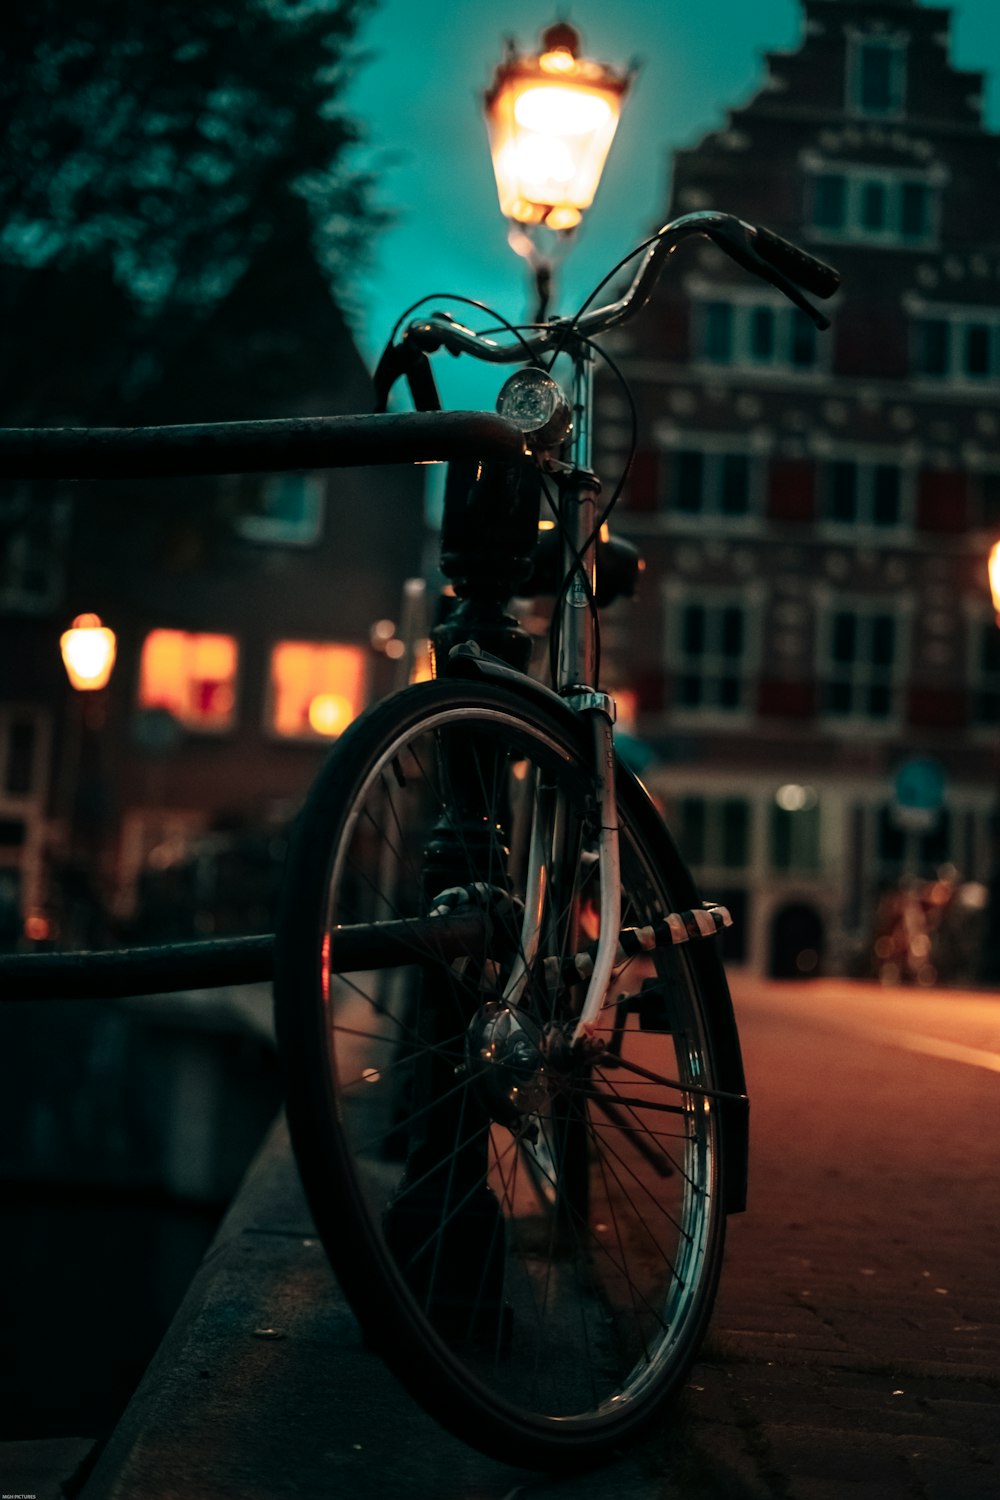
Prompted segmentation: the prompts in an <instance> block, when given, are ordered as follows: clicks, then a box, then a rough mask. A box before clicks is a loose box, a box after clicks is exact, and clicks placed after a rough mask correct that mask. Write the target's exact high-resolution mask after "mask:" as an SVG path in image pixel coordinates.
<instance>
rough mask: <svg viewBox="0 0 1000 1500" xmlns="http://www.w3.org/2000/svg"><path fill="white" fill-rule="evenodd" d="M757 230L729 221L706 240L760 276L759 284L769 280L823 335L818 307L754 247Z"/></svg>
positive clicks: (825, 319) (715, 227)
mask: <svg viewBox="0 0 1000 1500" xmlns="http://www.w3.org/2000/svg"><path fill="white" fill-rule="evenodd" d="M756 234H757V231H756V230H755V229H754V228H753V226H752V225H750V224H744V222H743V220H742V219H736V218H733V219H730V220H729V221H728V222H727V223H724V224H721V225H713V227H712V229H711V230H710V231H708V235H709V238H710V239H711V240H713V241H714V243H715V244H716V245H718V247H719V249H720V250H724V251H725V253H726V254H727V255H728V256H729V258H730V259H731V260H734V261H736V264H737V265H739V266H742V267H743V269H744V270H745V271H750V272H752V274H753V275H754V276H759V277H760V278H761V280H762V281H769V282H770V283H771V285H772V286H773V287H776V288H777V290H778V291H779V292H781V293H782V294H783V295H784V296H786V297H787V298H788V300H789V302H794V304H795V306H796V307H798V308H799V309H801V311H802V312H804V313H805V314H806V316H807V317H808V318H811V319H812V321H813V322H814V323H815V325H816V327H817V328H818V329H819V330H820V331H821V332H823V333H825V332H826V330H827V329H828V328H829V327H830V319H829V318H828V317H826V316H825V314H823V313H821V312H820V310H819V308H818V307H813V305H812V303H811V302H810V301H809V299H808V297H806V296H805V294H804V293H803V292H801V291H800V290H799V288H798V287H797V286H796V285H795V283H794V281H791V280H790V279H789V278H788V277H787V276H786V275H785V274H784V273H783V272H782V271H779V270H778V268H777V266H775V265H772V264H771V262H770V261H767V260H765V259H764V257H763V256H762V255H759V254H758V252H757V250H756V249H755V248H754V244H753V239H752V238H751V236H753V237H754V238H755V237H756Z"/></svg>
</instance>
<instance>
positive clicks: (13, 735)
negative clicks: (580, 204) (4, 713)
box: [4, 719, 38, 797]
mask: <svg viewBox="0 0 1000 1500" xmlns="http://www.w3.org/2000/svg"><path fill="white" fill-rule="evenodd" d="M37 750H38V726H37V724H36V722H35V720H34V719H14V720H13V721H12V722H11V723H10V725H9V727H8V729H7V763H6V766H5V768H4V789H5V790H6V791H7V793H8V794H9V795H10V796H12V797H28V796H30V795H31V793H32V791H34V790H35V779H36V755H37Z"/></svg>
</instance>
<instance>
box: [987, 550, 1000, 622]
mask: <svg viewBox="0 0 1000 1500" xmlns="http://www.w3.org/2000/svg"><path fill="white" fill-rule="evenodd" d="M989 570H990V593H991V594H992V595H993V611H994V613H995V615H996V617H997V624H998V625H1000V542H994V543H993V546H992V547H991V548H990V561H989Z"/></svg>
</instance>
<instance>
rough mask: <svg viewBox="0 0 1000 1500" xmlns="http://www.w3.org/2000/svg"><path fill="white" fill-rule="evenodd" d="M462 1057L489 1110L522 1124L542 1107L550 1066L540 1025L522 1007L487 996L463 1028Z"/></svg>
mask: <svg viewBox="0 0 1000 1500" xmlns="http://www.w3.org/2000/svg"><path fill="white" fill-rule="evenodd" d="M465 1062H466V1069H467V1071H468V1074H469V1077H470V1080H471V1082H472V1085H473V1087H474V1088H475V1089H476V1091H477V1093H478V1094H479V1098H480V1100H481V1101H482V1103H483V1104H484V1105H485V1108H486V1110H487V1111H488V1113H489V1114H490V1116H491V1117H492V1118H493V1119H494V1120H496V1121H497V1122H498V1124H501V1125H508V1126H510V1127H511V1128H512V1129H522V1128H523V1126H524V1121H525V1118H526V1117H527V1116H529V1115H537V1114H538V1113H539V1112H540V1111H541V1110H543V1109H544V1107H545V1105H546V1104H547V1102H548V1100H549V1097H550V1094H551V1091H552V1081H553V1080H552V1077H551V1073H552V1069H551V1067H550V1065H549V1061H548V1058H547V1047H546V1036H545V1033H544V1032H543V1030H542V1028H541V1027H540V1026H539V1025H538V1023H537V1022H536V1021H533V1020H532V1019H531V1017H530V1016H528V1015H525V1014H524V1012H523V1011H520V1010H516V1009H514V1008H512V1007H511V1006H509V1005H504V1004H503V1002H502V1001H500V1000H489V1001H487V1002H486V1004H485V1005H483V1006H482V1007H481V1009H480V1010H478V1011H477V1012H476V1014H475V1015H474V1016H473V1018H472V1021H471V1023H470V1024H469V1027H468V1029H467V1031H466V1033H465Z"/></svg>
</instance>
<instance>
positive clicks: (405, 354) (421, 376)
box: [372, 334, 441, 412]
mask: <svg viewBox="0 0 1000 1500" xmlns="http://www.w3.org/2000/svg"><path fill="white" fill-rule="evenodd" d="M401 376H403V377H405V379H406V384H407V385H408V386H409V389H410V395H411V397H412V398H413V405H414V407H415V409H416V410H417V411H440V410H441V396H440V394H439V392H438V388H437V382H436V381H435V379H434V375H433V372H432V370H431V362H430V360H429V359H428V358H427V354H426V351H425V350H423V349H421V348H420V347H419V345H418V344H416V343H414V341H413V340H412V339H409V338H408V337H407V336H406V335H405V334H404V336H403V338H401V339H400V341H399V343H398V344H388V345H387V346H386V348H385V350H384V351H383V353H382V357H381V359H380V360H379V362H378V364H377V365H376V367H375V374H374V376H373V377H372V384H373V385H374V387H375V406H374V410H375V411H376V412H384V411H385V410H386V409H387V407H388V404H389V392H390V391H391V390H392V388H393V386H394V385H395V384H396V381H397V380H399V379H400V377H401Z"/></svg>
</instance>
